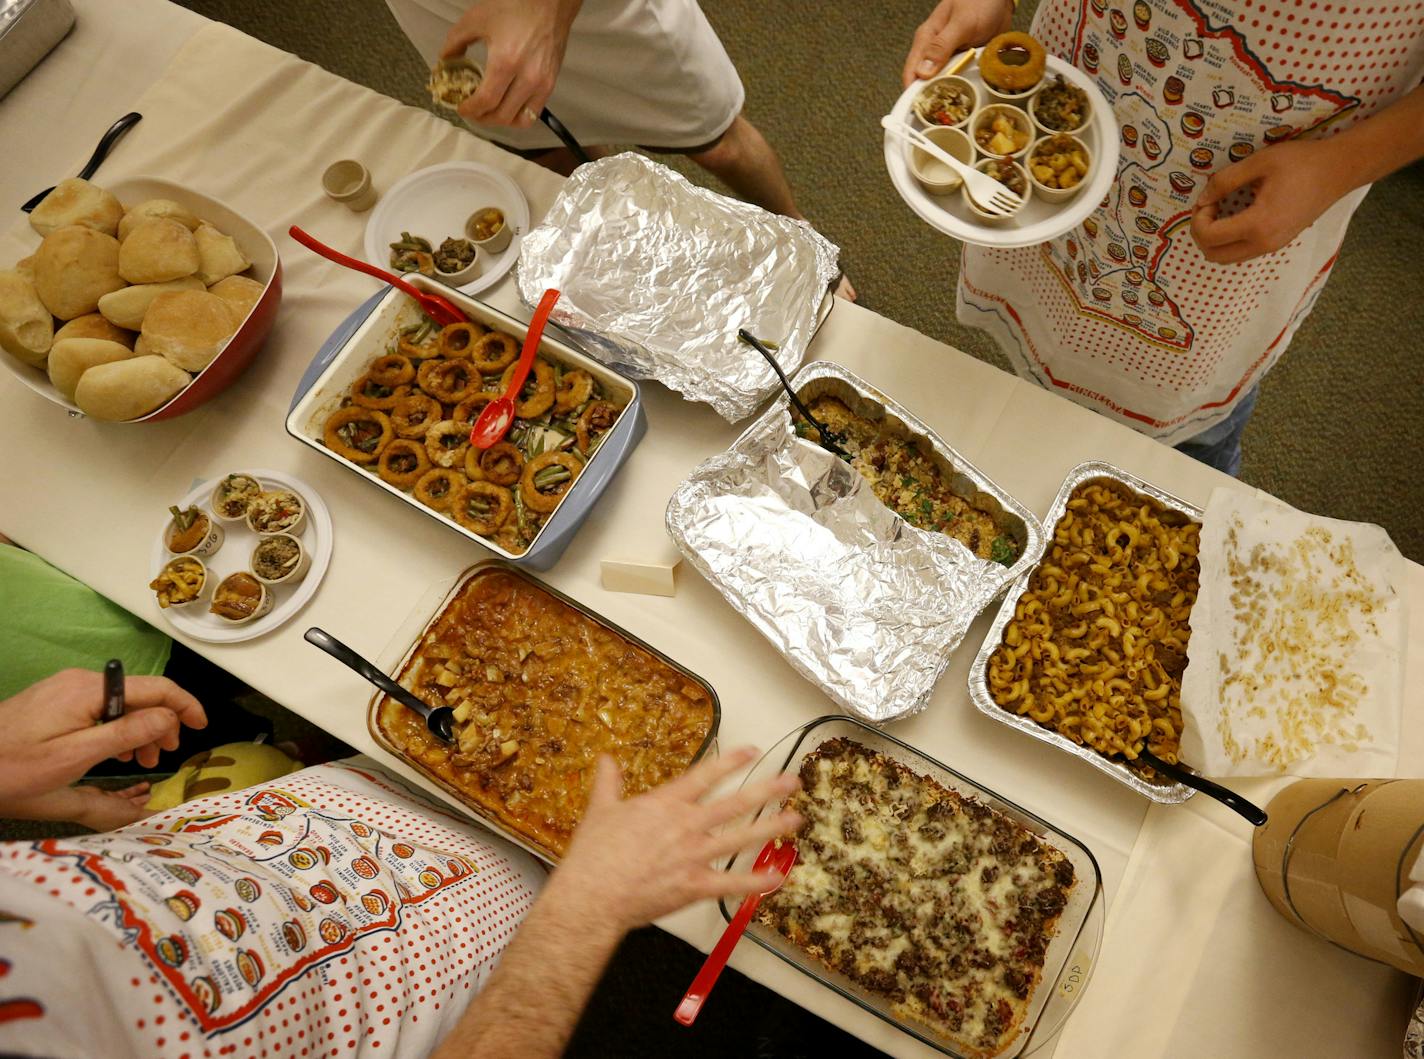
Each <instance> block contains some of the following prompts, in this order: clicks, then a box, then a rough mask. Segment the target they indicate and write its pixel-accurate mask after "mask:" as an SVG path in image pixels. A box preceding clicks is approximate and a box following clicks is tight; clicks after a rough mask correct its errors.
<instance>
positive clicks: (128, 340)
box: [54, 313, 138, 349]
mask: <svg viewBox="0 0 1424 1059" xmlns="http://www.w3.org/2000/svg"><path fill="white" fill-rule="evenodd" d="M137 337H138V336H137V335H135V334H134V333H133V332H132V331H125V330H124V329H123V328H122V327H115V326H114V325H113V324H111V323H109V321H108V320H105V319H104V318H103V317H102V316H100V315H99V314H98V313H86V314H85V315H83V316H76V317H75V318H74V319H73V320H70V321H69V323H67V324H65V325H64V326H63V327H61V328H60V329H59V330H58V331H56V332H55V333H54V340H55V341H56V342H61V341H63V340H64V339H66V338H107V339H108V340H109V341H110V342H118V343H121V344H122V345H125V346H128V347H129V348H130V349H133V346H134V339H135V338H137Z"/></svg>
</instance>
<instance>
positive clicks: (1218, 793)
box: [1137, 746, 1266, 827]
mask: <svg viewBox="0 0 1424 1059" xmlns="http://www.w3.org/2000/svg"><path fill="white" fill-rule="evenodd" d="M1137 760H1138V761H1140V762H1142V763H1143V764H1144V765H1150V766H1151V767H1152V768H1154V769H1156V770H1157V771H1158V772H1160V773H1162V774H1163V775H1164V776H1171V777H1172V779H1174V780H1176V781H1177V782H1178V783H1185V784H1186V785H1187V786H1188V787H1191V788H1193V789H1194V790H1198V791H1201V792H1202V793H1203V794H1205V795H1206V796H1207V797H1208V798H1215V799H1216V800H1217V801H1219V802H1220V803H1221V804H1222V805H1224V806H1226V807H1227V808H1228V809H1230V810H1231V811H1232V812H1234V813H1239V814H1240V815H1242V816H1244V817H1245V818H1246V819H1247V820H1249V821H1250V822H1251V823H1253V824H1255V825H1256V826H1257V827H1260V826H1262V825H1263V824H1264V823H1265V822H1266V811H1265V810H1264V809H1262V808H1261V807H1260V806H1258V805H1255V804H1253V803H1252V802H1248V801H1247V800H1246V799H1245V798H1243V797H1241V795H1239V794H1237V793H1236V792H1235V791H1233V790H1229V789H1228V788H1226V787H1223V786H1222V785H1221V784H1219V783H1213V782H1212V781H1211V780H1209V779H1206V778H1205V777H1203V776H1198V775H1197V774H1196V773H1195V772H1188V771H1187V770H1186V769H1184V768H1179V767H1178V766H1176V765H1169V764H1167V762H1165V761H1163V760H1162V759H1161V758H1159V757H1157V755H1155V754H1153V753H1151V752H1150V751H1149V750H1148V749H1147V748H1146V747H1145V746H1144V747H1143V748H1142V749H1141V750H1139V751H1138V752H1137Z"/></svg>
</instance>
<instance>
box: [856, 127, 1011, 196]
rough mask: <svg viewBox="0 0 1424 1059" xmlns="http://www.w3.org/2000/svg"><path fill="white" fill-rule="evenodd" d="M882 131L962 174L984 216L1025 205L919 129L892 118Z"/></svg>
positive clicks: (992, 179) (991, 178)
mask: <svg viewBox="0 0 1424 1059" xmlns="http://www.w3.org/2000/svg"><path fill="white" fill-rule="evenodd" d="M880 127H881V128H883V129H884V130H885V131H886V132H888V133H889V134H890V135H891V136H894V137H895V138H896V139H897V140H901V141H903V142H905V143H908V144H910V145H911V146H914V147H918V148H920V149H921V150H924V151H927V152H928V153H929V154H932V155H934V157H935V158H937V159H939V160H940V161H941V162H943V163H944V164H945V165H947V166H949V168H951V169H953V170H954V171H955V172H956V173H958V174H959V176H960V178H961V179H962V180H963V181H964V186H965V187H966V188H967V189H968V190H969V196H970V198H972V199H973V200H974V204H975V205H976V206H978V207H979V208H980V209H981V210H983V211H984V212H985V213H991V214H993V215H994V216H996V217H1006V216H1008V215H1009V214H1010V213H1013V212H1014V210H1016V209H1018V208H1019V207H1020V206H1022V205H1023V199H1022V198H1020V197H1019V196H1018V195H1016V194H1014V193H1013V192H1012V191H1010V190H1009V189H1008V188H1006V187H1005V186H1004V185H1003V184H1000V183H999V182H998V181H997V180H995V179H994V178H993V177H991V176H990V175H989V174H988V173H981V172H979V170H977V169H975V168H974V167H973V166H971V165H966V164H965V163H964V162H961V161H960V160H959V159H958V158H955V157H954V155H952V154H950V153H949V152H948V151H946V150H945V149H944V148H942V147H940V145H939V144H937V143H935V142H934V141H933V140H931V139H930V138H929V137H928V136H926V135H925V134H924V133H922V132H921V131H920V130H919V129H913V128H911V127H910V126H908V125H906V124H905V123H904V122H900V121H896V120H895V119H894V118H892V117H891V116H890V115H889V114H886V115H885V116H884V117H883V118H881V119H880Z"/></svg>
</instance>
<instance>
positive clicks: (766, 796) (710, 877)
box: [433, 748, 801, 1059]
mask: <svg viewBox="0 0 1424 1059" xmlns="http://www.w3.org/2000/svg"><path fill="white" fill-rule="evenodd" d="M754 756H755V751H754V750H751V749H749V748H743V749H741V750H736V751H733V752H732V753H730V754H727V755H726V756H724V757H722V758H719V759H714V760H708V761H704V762H701V763H699V764H698V765H696V766H695V767H693V768H691V769H689V770H688V771H687V773H685V774H684V775H682V776H680V777H678V778H677V779H675V780H673V781H671V782H670V783H666V784H664V785H663V786H661V787H658V788H656V789H654V790H651V791H648V792H646V793H645V794H641V795H639V796H638V797H636V798H629V799H627V800H623V799H621V798H620V797H619V791H620V790H621V789H622V781H621V779H620V777H619V773H618V766H617V765H615V764H614V763H613V761H612V759H611V758H607V757H603V758H600V759H599V762H598V774H597V778H596V779H595V781H594V786H593V792H592V794H591V796H590V798H589V804H588V809H587V810H586V811H585V813H584V818H583V822H582V823H580V824H579V826H578V829H577V831H575V832H574V837H573V841H572V842H571V843H570V844H569V849H568V852H567V854H566V855H565V856H564V859H563V861H562V863H560V865H559V867H558V869H557V870H556V871H555V872H554V874H553V876H552V877H551V878H550V880H549V884H548V885H547V886H546V887H545V888H544V892H543V893H542V894H541V895H540V897H539V899H538V901H537V902H535V905H534V907H533V908H532V909H530V911H529V914H528V915H527V916H526V917H525V919H524V922H523V923H522V924H521V925H520V927H519V931H518V932H517V933H516V934H515V935H514V939H513V940H512V941H511V942H510V943H509V947H508V948H507V949H505V951H504V954H503V955H502V956H501V957H500V960H499V964H498V966H496V968H495V970H494V974H493V975H491V976H490V980H489V983H488V984H487V985H486V986H485V987H484V989H482V990H481V991H480V993H479V995H478V996H476V997H475V999H474V1000H473V1001H471V1003H470V1006H469V1008H467V1009H466V1011H465V1014H464V1016H463V1017H462V1018H461V1019H460V1022H459V1023H458V1024H457V1025H456V1027H455V1029H454V1030H453V1031H452V1032H451V1033H450V1035H449V1036H448V1037H446V1039H445V1040H444V1041H442V1042H441V1044H440V1047H439V1048H438V1049H436V1051H435V1054H434V1057H433V1059H469V1057H473V1056H479V1059H543V1057H546V1056H556V1055H559V1054H560V1053H561V1052H562V1051H563V1049H564V1046H565V1045H566V1044H567V1043H568V1040H569V1036H570V1035H571V1034H572V1033H573V1029H574V1026H575V1024H576V1023H577V1022H578V1019H579V1014H580V1013H581V1012H582V1011H583V1007H584V1004H585V1003H587V1001H588V998H589V996H590V994H591V993H592V992H593V988H594V986H595V985H597V984H598V979H599V977H600V976H601V975H602V974H603V968H604V966H605V965H606V964H607V963H608V959H609V957H610V956H612V955H613V950H614V949H616V948H617V947H618V943H619V942H620V941H621V940H622V938H623V935H624V934H626V933H627V932H628V931H630V930H632V929H633V928H634V927H639V926H642V925H644V924H646V923H651V922H652V921H653V920H655V919H657V918H659V917H660V916H664V915H667V914H668V913H670V912H675V911H676V910H677V909H679V908H682V907H684V906H685V905H689V904H691V903H692V902H694V901H699V900H703V899H706V898H713V897H719V896H722V895H731V896H735V897H741V896H743V895H745V894H748V893H751V892H753V891H755V890H764V889H766V888H767V887H768V884H769V882H770V881H771V880H772V879H773V878H774V876H771V875H769V874H767V873H761V872H750V871H744V872H737V873H734V874H729V873H727V872H724V871H718V870H717V869H716V868H714V867H712V864H711V862H712V861H714V860H716V859H718V858H721V857H726V856H729V855H730V854H732V853H734V852H736V851H737V850H740V849H745V848H749V847H760V846H761V845H763V844H764V843H766V842H768V841H770V840H771V839H773V838H777V837H779V836H782V835H789V834H792V833H794V832H795V831H796V829H797V828H798V827H800V825H801V818H800V817H799V816H798V815H797V814H796V813H793V812H777V813H770V814H767V815H766V816H763V817H762V819H760V820H759V821H757V822H756V823H753V824H745V825H738V826H734V827H730V828H728V829H727V830H725V831H722V832H720V833H716V834H714V833H713V829H714V828H718V827H720V826H722V825H724V824H728V823H730V822H731V821H733V820H736V819H738V818H739V817H742V816H744V815H746V814H748V813H750V812H751V811H752V810H754V809H756V808H758V807H759V806H761V805H764V804H766V803H767V802H771V801H779V800H781V799H784V798H786V797H787V796H788V795H790V794H791V793H792V792H793V791H795V790H796V789H797V787H798V786H800V781H799V780H798V779H797V778H796V777H795V776H792V775H783V776H778V777H776V778H774V779H770V780H766V781H763V782H760V783H755V784H752V785H751V786H749V787H747V788H746V789H745V790H743V791H740V792H738V793H737V794H734V795H730V796H728V797H725V798H721V799H718V800H716V801H713V802H707V803H704V802H703V801H702V799H703V798H704V797H706V796H707V795H708V794H710V793H711V791H712V790H713V788H715V787H716V786H717V785H718V784H719V783H720V782H721V781H722V780H724V779H725V778H727V777H728V776H730V775H731V774H732V773H733V772H736V771H737V770H739V769H741V768H743V767H745V766H746V765H747V764H749V763H750V762H751V760H752V758H753V757H754Z"/></svg>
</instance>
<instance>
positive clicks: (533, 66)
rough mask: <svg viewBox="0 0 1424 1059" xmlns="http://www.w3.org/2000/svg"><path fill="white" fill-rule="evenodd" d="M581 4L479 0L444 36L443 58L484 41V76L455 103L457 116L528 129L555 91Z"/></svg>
mask: <svg viewBox="0 0 1424 1059" xmlns="http://www.w3.org/2000/svg"><path fill="white" fill-rule="evenodd" d="M580 3H581V0H479V2H478V3H476V4H472V5H471V6H470V8H469V10H468V11H466V12H465V14H464V16H463V17H462V18H461V19H460V21H458V22H456V23H455V24H454V25H453V26H451V27H450V32H449V33H448V34H446V36H445V46H444V48H443V49H442V50H441V52H440V57H441V58H442V59H452V58H458V57H459V56H462V55H464V54H465V49H466V48H468V47H469V46H470V45H471V44H473V43H474V42H475V41H477V40H482V41H484V42H485V50H486V53H487V54H486V59H485V76H484V80H483V81H482V82H480V87H479V89H478V90H477V91H476V92H475V93H474V95H472V96H470V98H469V99H467V100H465V102H463V103H461V104H460V116H461V117H462V118H465V119H466V120H467V121H472V122H475V123H477V124H481V125H509V126H513V127H514V128H520V129H522V128H527V127H528V126H530V125H532V124H533V123H534V121H535V119H537V118H538V116H539V112H540V111H542V110H543V109H544V104H545V103H546V102H548V99H549V96H550V95H551V94H552V93H553V91H554V82H555V81H556V80H557V79H558V76H559V68H560V67H561V66H563V64H564V49H565V48H566V47H567V46H568V43H569V27H570V26H571V25H573V21H574V16H575V15H576V14H578V9H579V4H580Z"/></svg>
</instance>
